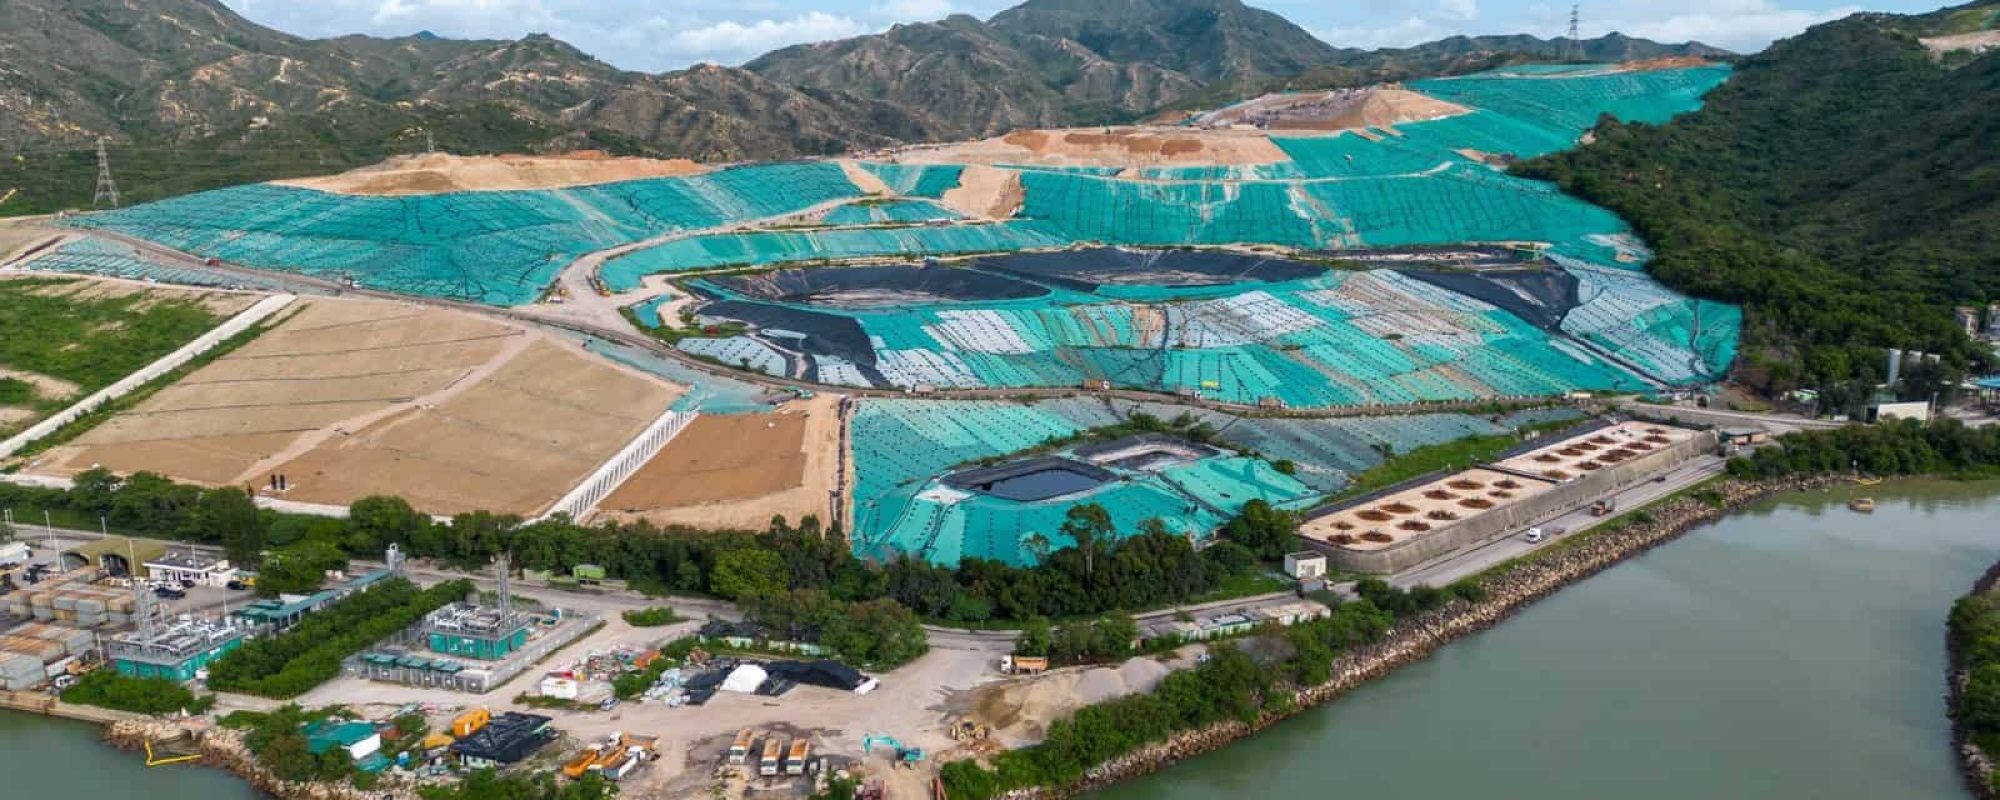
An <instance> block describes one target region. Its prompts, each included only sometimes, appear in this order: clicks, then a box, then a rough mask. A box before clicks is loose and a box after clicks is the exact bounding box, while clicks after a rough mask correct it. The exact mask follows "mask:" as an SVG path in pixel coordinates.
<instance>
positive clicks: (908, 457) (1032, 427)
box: [853, 400, 1320, 565]
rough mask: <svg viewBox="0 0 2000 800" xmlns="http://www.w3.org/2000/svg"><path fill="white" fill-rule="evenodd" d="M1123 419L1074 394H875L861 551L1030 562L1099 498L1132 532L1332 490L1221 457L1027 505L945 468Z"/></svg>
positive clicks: (861, 478)
mask: <svg viewBox="0 0 2000 800" xmlns="http://www.w3.org/2000/svg"><path fill="white" fill-rule="evenodd" d="M1120 418H1121V417H1120V416H1119V415H1117V414H1114V413H1112V412H1110V411H1109V409H1108V408H1107V407H1106V406H1105V405H1104V404H1102V403H1094V402H1090V401H1078V400H1066V401H1050V402H1043V403H1036V404H1032V405H1019V404H1012V403H987V402H938V401H925V400H864V401H861V402H860V404H859V407H858V409H857V410H856V412H855V415H854V421H853V442H854V443H853V452H854V457H855V487H854V495H853V499H854V508H855V519H856V523H855V527H856V535H855V537H854V549H855V552H856V553H857V554H859V555H862V556H867V557H876V558H888V557H893V556H894V555H897V554H909V555H913V556H916V557H919V558H924V559H927V560H931V561H935V562H938V563H943V564H955V563H957V562H958V561H959V560H960V559H962V558H990V559H997V560H1001V561H1006V562H1008V563H1011V564H1017V565H1021V564H1029V563H1032V562H1033V561H1034V559H1035V557H1036V556H1035V552H1034V549H1033V548H1032V547H1030V546H1029V545H1028V541H1029V537H1030V535H1039V536H1040V537H1042V538H1043V539H1045V540H1047V543H1048V546H1049V547H1050V548H1051V549H1061V548H1064V547H1070V546H1074V544H1075V542H1073V541H1070V540H1069V539H1067V538H1065V537H1063V536H1062V534H1061V526H1062V521H1063V515H1064V514H1066V513H1067V512H1068V510H1069V508H1070V506H1072V505H1074V504H1076V503H1083V502H1092V503H1099V504H1101V505H1103V506H1104V507H1105V508H1106V509H1107V510H1108V511H1110V512H1111V516H1112V522H1113V526H1114V528H1115V529H1116V530H1117V531H1118V532H1119V533H1120V534H1121V535H1130V534H1132V533H1135V532H1137V530H1138V527H1139V523H1140V522H1141V521H1143V520H1146V519H1150V518H1159V519H1161V520H1163V521H1165V522H1167V523H1168V526H1169V528H1170V529H1172V530H1176V531H1182V532H1187V533H1191V534H1194V535H1198V536H1206V535H1208V534H1209V532H1210V531H1212V530H1214V528H1216V527H1217V526H1219V525H1221V524H1222V523H1223V522H1224V521H1226V520H1227V519H1228V518H1229V517H1231V516H1233V515H1234V514H1235V513H1236V512H1238V511H1240V510H1241V508H1242V506H1243V504H1244V503H1247V502H1249V501H1250V500H1253V499H1263V500H1266V501H1269V502H1272V503H1294V502H1297V501H1301V500H1304V499H1308V498H1312V497H1316V496H1318V494H1319V493H1320V490H1318V489H1316V488H1315V487H1312V486H1309V485H1307V484H1305V483H1302V482H1300V481H1299V480H1297V479H1295V478H1293V477H1291V476H1288V475H1285V474H1283V473H1280V472H1278V471H1277V470H1276V468H1274V467H1272V466H1271V465H1270V464H1268V463H1265V462H1263V461H1260V460H1257V459H1251V458H1244V457H1238V456H1216V457H1212V458H1206V459H1202V460H1200V461H1197V462H1194V463H1190V464H1184V465H1179V466H1176V467H1172V468H1169V469H1167V470H1164V471H1162V472H1161V473H1159V474H1149V473H1139V472H1130V473H1122V472H1121V479H1120V480H1117V481H1114V482H1111V483H1108V484H1106V485H1104V486H1102V487H1100V488H1098V489H1095V490H1091V491H1090V492H1089V493H1088V495H1087V496H1082V497H1076V498H1069V499H1066V500H1061V501H1055V502H1043V503H1023V502H1015V501H1009V500H1003V499H1000V498H996V497H991V496H987V495H978V494H971V493H966V492H961V491H956V490H951V489H947V488H943V487H942V486H941V485H940V484H938V483H937V482H936V480H935V479H936V478H938V477H939V476H940V475H942V474H943V473H945V472H947V471H949V470H950V469H952V468H953V467H957V466H961V465H964V464H966V463H968V462H971V461H975V460H979V459H985V458H991V457H994V456H1003V455H1007V454H1011V453H1016V452H1019V451H1021V450H1023V449H1026V448H1029V447H1033V446H1035V445H1036V444H1039V443H1041V442H1043V441H1046V440H1048V439H1050V438H1054V437H1058V436H1066V435H1068V434H1070V433H1074V432H1075V431H1077V430H1080V429H1082V428H1085V427H1094V426H1098V425H1105V424H1110V423H1111V422H1114V421H1116V420H1118V419H1120Z"/></svg>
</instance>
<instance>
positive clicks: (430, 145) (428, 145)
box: [424, 128, 438, 155]
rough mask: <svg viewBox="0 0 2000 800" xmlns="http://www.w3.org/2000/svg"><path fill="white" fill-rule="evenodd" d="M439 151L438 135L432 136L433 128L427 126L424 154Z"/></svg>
mask: <svg viewBox="0 0 2000 800" xmlns="http://www.w3.org/2000/svg"><path fill="white" fill-rule="evenodd" d="M437 151H438V143H437V137H435V136H432V135H431V129H429V128H425V129H424V154H425V155H429V154H431V153H435V152H437Z"/></svg>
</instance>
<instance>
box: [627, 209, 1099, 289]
mask: <svg viewBox="0 0 2000 800" xmlns="http://www.w3.org/2000/svg"><path fill="white" fill-rule="evenodd" d="M1066 244H1068V241H1067V240H1066V239H1063V238H1061V237H1060V236H1059V235H1058V234H1056V233H1055V232H1054V231H1053V230H1052V229H1050V228H1049V227H1048V226H1046V225H1041V224H1037V223H1033V222H1001V223H991V224H982V225H952V226H925V227H915V228H853V229H833V230H822V231H759V232H752V233H727V234H713V235H708V236H692V237H688V238H686V239H676V240H674V241H671V242H666V243H663V244H660V245H656V246H654V247H649V248H646V249H644V250H639V251H635V252H632V253H627V254H625V255H622V256H619V257H617V258H614V259H611V260H610V261H608V262H606V263H605V264H604V267H603V269H602V271H601V272H600V273H599V275H600V276H601V277H602V278H603V279H604V282H605V284H606V285H608V286H610V287H611V288H612V290H613V291H621V292H622V291H627V290H629V289H634V288H637V287H638V286H639V285H640V279H641V278H643V277H645V276H647V275H651V274H654V273H659V272H689V271H693V270H702V269H716V268H718V267H730V266H754V265H764V264H778V263H785V262H797V261H810V260H823V259H852V258H882V257H896V256H903V257H920V256H926V255H949V254H959V253H995V252H1012V251H1017V250H1030V249H1036V248H1048V247H1062V246H1064V245H1066Z"/></svg>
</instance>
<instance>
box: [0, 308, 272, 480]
mask: <svg viewBox="0 0 2000 800" xmlns="http://www.w3.org/2000/svg"><path fill="white" fill-rule="evenodd" d="M297 313H298V312H297V311H296V310H294V311H291V312H289V313H286V314H282V315H280V316H279V318H278V319H266V320H265V321H264V322H261V323H258V324H256V325H252V326H250V327H249V328H246V329H244V330H243V331H242V332H240V333H238V334H236V335H235V336H231V337H229V338H227V339H224V340H222V341H221V342H219V343H217V344H216V345H215V346H214V347H211V348H209V349H208V350H207V352H204V353H202V354H200V355H197V356H195V357H194V358H192V359H189V360H188V362H187V363H186V364H182V365H180V366H179V367H176V368H174V369H171V370H168V371H167V372H166V374H164V375H161V376H160V377H157V378H154V379H152V380H150V381H147V382H146V384H145V385H144V386H140V387H139V388H137V389H134V390H132V391H131V392H130V393H129V394H126V395H125V396H124V397H120V398H117V399H115V400H111V401H108V402H106V403H105V404H104V405H101V406H98V407H97V408H95V409H93V410H91V411H90V412H89V413H86V414H84V415H83V416H80V417H77V418H76V419H73V420H70V422H69V424H68V425H64V426H62V427H60V428H57V429H56V430H55V432H54V433H51V434H49V435H47V436H44V437H42V438H40V439H37V440H35V441H33V442H30V443H29V444H28V446H26V447H23V448H21V452H20V453H19V454H18V455H22V456H32V455H35V454H36V453H40V452H42V451H45V450H47V449H49V448H51V447H56V446H58V445H62V444H65V443H67V442H70V441H73V440H75V439H76V438H77V437H79V436H82V435H84V434H86V433H89V432H90V431H91V429H93V428H96V427H97V426H99V425H102V424H104V422H105V420H108V419H111V418H112V417H115V416H118V415H119V414H122V413H125V412H126V411H128V410H131V409H132V408H134V407H136V406H138V405H139V404H140V403H143V402H145V401H146V400H147V399H149V398H151V397H152V396H153V395H155V394H158V393H159V392H160V390H161V389H165V388H167V387H168V386H172V385H174V384H175V383H177V382H179V381H180V380H181V379H182V378H186V377H187V376H188V375H191V374H193V373H194V371H195V370H198V369H201V368H202V367H205V366H208V365H209V364H211V363H214V361H215V360H216V359H219V358H222V357H223V356H226V355H229V354H230V353H232V352H235V351H236V349H237V348H240V347H242V346H244V345H246V344H249V343H250V342H252V341H255V340H256V338H257V337H259V336H262V335H264V333H265V332H266V331H269V330H271V329H273V328H276V327H278V326H279V325H283V324H284V323H285V321H286V320H289V319H291V318H292V315H293V314H297ZM189 338H190V339H192V338H193V337H189ZM175 347H179V345H175ZM161 355H165V353H162V354H161ZM156 360H158V356H155V357H153V358H151V359H148V360H146V361H142V362H140V363H139V364H138V365H137V366H134V367H132V368H131V369H130V370H127V371H126V372H125V373H124V374H131V373H132V372H136V371H138V370H139V368H140V367H143V366H145V365H146V364H150V363H152V362H153V361H156ZM120 377H123V375H121V376H120ZM112 380H113V381H115V380H117V379H116V378H114V379H112ZM100 388H101V387H100Z"/></svg>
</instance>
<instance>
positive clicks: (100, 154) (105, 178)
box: [90, 136, 118, 208]
mask: <svg viewBox="0 0 2000 800" xmlns="http://www.w3.org/2000/svg"><path fill="white" fill-rule="evenodd" d="M106 203H110V204H111V207H112V208H117V207H118V182H117V181H114V180H112V179H111V156H110V154H108V153H106V152H104V137H102V136H99V137H97V196H96V197H94V198H92V199H91V201H90V207H91V208H103V207H104V205H105V204H106Z"/></svg>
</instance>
